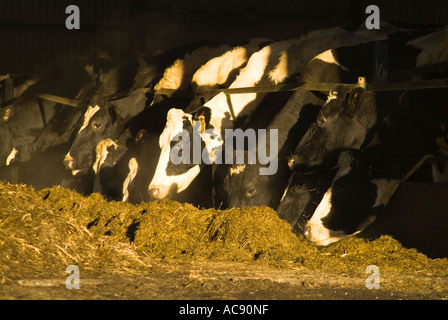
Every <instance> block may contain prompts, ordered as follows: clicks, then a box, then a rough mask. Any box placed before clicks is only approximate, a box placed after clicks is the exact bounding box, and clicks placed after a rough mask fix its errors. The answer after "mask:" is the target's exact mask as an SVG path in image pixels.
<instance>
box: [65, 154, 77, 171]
mask: <svg viewBox="0 0 448 320" xmlns="http://www.w3.org/2000/svg"><path fill="white" fill-rule="evenodd" d="M64 166H65V167H66V168H67V169H70V170H74V169H75V159H73V157H72V156H71V155H70V153H67V155H66V156H65V158H64Z"/></svg>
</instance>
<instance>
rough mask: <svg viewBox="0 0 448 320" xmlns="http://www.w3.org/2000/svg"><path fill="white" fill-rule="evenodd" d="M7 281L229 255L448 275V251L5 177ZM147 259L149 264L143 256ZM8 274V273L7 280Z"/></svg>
mask: <svg viewBox="0 0 448 320" xmlns="http://www.w3.org/2000/svg"><path fill="white" fill-rule="evenodd" d="M0 208H1V211H0V263H1V265H0V277H1V278H0V280H1V279H6V278H14V277H20V275H21V274H23V273H29V274H35V275H43V274H52V273H55V272H56V271H55V270H58V271H57V272H59V275H61V274H62V275H64V270H65V268H66V266H67V265H71V264H77V265H79V266H80V267H81V266H82V267H83V269H90V270H94V269H101V268H109V269H110V268H111V267H112V268H114V270H117V272H119V271H120V270H121V271H126V272H139V270H140V271H141V270H142V268H147V267H148V263H147V261H148V260H147V259H146V260H145V259H143V257H144V256H145V255H147V256H149V257H151V259H152V260H151V261H159V260H162V259H165V260H166V261H173V260H178V261H214V262H216V261H227V262H244V263H249V264H250V263H254V264H259V263H260V264H264V265H269V266H274V267H277V268H288V269H291V268H307V269H311V270H324V271H331V272H338V273H343V274H347V275H353V276H359V275H364V274H365V270H366V267H367V266H368V265H377V266H379V267H380V268H381V270H382V272H386V273H387V272H394V273H398V274H400V273H401V272H403V273H406V272H417V273H418V272H420V273H424V274H434V275H441V276H447V275H448V260H447V259H429V258H428V257H426V256H425V255H423V254H421V253H419V252H418V251H417V250H414V249H407V248H404V247H403V246H402V245H401V244H400V243H399V242H398V241H396V240H395V239H393V238H392V237H389V236H382V237H380V238H379V239H377V240H375V241H367V240H364V239H359V238H350V239H347V240H343V241H341V242H338V243H336V244H334V245H332V246H329V247H327V248H316V247H315V246H313V245H312V244H310V243H308V242H307V241H305V240H303V239H302V238H300V237H297V236H296V235H295V234H294V233H293V232H292V230H291V227H290V226H289V225H288V224H287V223H286V222H285V221H283V220H281V219H279V218H278V216H277V214H276V212H275V211H273V210H272V209H270V208H267V207H257V208H242V209H231V210H214V209H207V210H199V209H197V208H195V207H194V206H192V205H190V204H181V203H178V202H175V201H170V200H162V201H155V202H151V203H143V204H140V205H132V204H129V203H122V202H107V201H105V200H104V199H103V198H102V197H101V196H100V195H98V194H93V195H91V196H89V197H84V196H82V195H80V194H78V193H76V192H73V191H69V190H66V189H63V188H61V187H53V188H49V189H44V190H41V191H39V192H36V191H35V190H33V189H32V188H29V187H26V186H16V185H9V184H2V183H0ZM145 261H146V264H145ZM3 281H4V280H3Z"/></svg>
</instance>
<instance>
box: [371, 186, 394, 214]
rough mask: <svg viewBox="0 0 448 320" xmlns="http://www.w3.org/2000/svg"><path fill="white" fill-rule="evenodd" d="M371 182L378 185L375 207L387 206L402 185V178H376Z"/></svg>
mask: <svg viewBox="0 0 448 320" xmlns="http://www.w3.org/2000/svg"><path fill="white" fill-rule="evenodd" d="M371 182H372V183H373V184H375V185H376V187H377V193H376V199H375V204H374V205H373V208H376V207H379V206H386V205H387V204H388V203H389V200H390V198H392V196H393V195H394V193H395V191H396V190H397V188H398V186H399V185H400V180H387V179H376V180H372V181H371Z"/></svg>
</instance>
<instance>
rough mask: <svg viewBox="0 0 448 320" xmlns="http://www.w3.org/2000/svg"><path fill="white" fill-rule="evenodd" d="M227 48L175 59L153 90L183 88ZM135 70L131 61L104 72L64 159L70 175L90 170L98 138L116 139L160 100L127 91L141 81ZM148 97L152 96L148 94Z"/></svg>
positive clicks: (204, 51)
mask: <svg viewBox="0 0 448 320" xmlns="http://www.w3.org/2000/svg"><path fill="white" fill-rule="evenodd" d="M228 48H229V47H228V46H227V45H220V46H217V47H209V46H205V47H201V48H198V49H196V50H194V51H193V52H191V53H187V54H185V56H184V57H183V58H182V59H177V60H176V61H175V62H174V63H173V64H172V65H171V66H170V67H169V68H167V69H166V70H165V71H164V75H163V77H162V78H161V79H160V80H159V82H158V83H156V84H155V85H154V89H155V90H159V89H173V90H181V89H184V88H185V86H187V85H188V83H190V81H191V77H192V76H193V74H194V72H195V71H196V69H197V68H199V67H200V66H201V65H202V64H203V63H205V62H206V61H208V60H209V59H210V58H211V57H214V56H215V55H217V54H220V53H222V52H225V51H226V50H228ZM169 56H171V55H169ZM134 67H135V69H134ZM136 70H140V71H141V65H140V66H137V65H135V66H134V65H133V64H131V66H130V70H127V65H126V64H125V65H124V66H119V67H116V68H112V69H111V70H110V71H109V72H108V73H107V77H104V78H105V81H106V83H107V85H106V86H103V87H105V89H106V92H104V91H102V92H100V93H99V94H97V95H96V96H95V97H94V98H93V99H92V100H91V101H90V102H89V107H88V109H87V111H86V113H85V114H84V122H83V125H82V126H81V129H80V130H79V132H78V135H77V136H76V138H75V140H74V141H73V144H72V146H71V148H70V151H69V152H68V154H67V155H66V157H65V159H64V163H65V165H66V167H67V168H68V169H70V170H71V171H72V174H73V175H78V174H85V173H87V172H88V171H89V170H90V169H91V167H92V165H93V162H94V161H95V160H94V155H95V148H96V146H97V144H98V143H99V142H100V141H102V140H105V139H112V140H115V139H117V138H118V136H119V135H120V134H121V133H122V131H123V130H124V129H125V127H126V125H127V124H128V122H129V121H130V120H131V119H132V118H134V117H135V116H136V115H138V114H139V113H141V112H142V111H143V110H144V108H145V107H147V106H149V105H153V104H154V103H155V102H157V101H160V100H163V98H161V95H156V97H154V96H153V95H152V101H150V100H148V99H147V95H146V94H145V93H144V92H142V91H137V92H135V91H132V92H129V91H130V90H131V89H135V85H134V82H135V81H140V78H139V77H138V76H136V72H137V71H136ZM123 89H124V91H125V92H127V96H125V97H122V98H118V99H111V95H113V94H116V93H119V92H121V91H123ZM148 96H151V93H149V94H148Z"/></svg>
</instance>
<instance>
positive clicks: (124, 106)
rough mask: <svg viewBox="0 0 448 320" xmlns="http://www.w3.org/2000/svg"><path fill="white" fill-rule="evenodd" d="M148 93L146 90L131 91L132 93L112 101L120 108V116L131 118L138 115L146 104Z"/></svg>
mask: <svg viewBox="0 0 448 320" xmlns="http://www.w3.org/2000/svg"><path fill="white" fill-rule="evenodd" d="M146 100H147V99H146V95H145V93H144V92H137V93H131V94H130V95H128V96H126V97H124V98H120V99H116V100H112V101H111V102H110V103H111V104H112V105H113V106H114V107H115V108H116V109H117V110H118V114H119V115H120V117H122V118H124V119H131V118H133V117H135V116H136V115H138V114H139V113H140V112H142V111H143V109H144V108H145V106H146Z"/></svg>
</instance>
